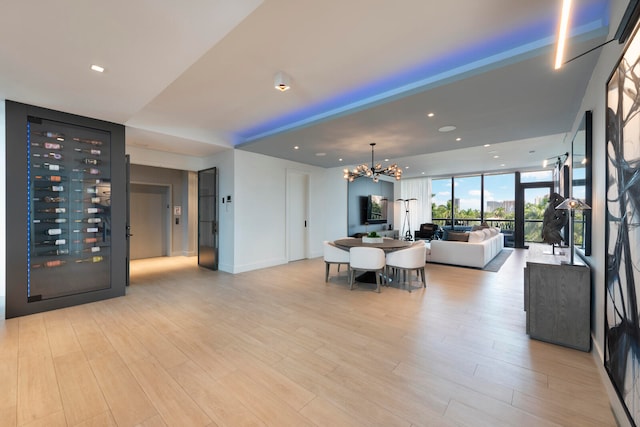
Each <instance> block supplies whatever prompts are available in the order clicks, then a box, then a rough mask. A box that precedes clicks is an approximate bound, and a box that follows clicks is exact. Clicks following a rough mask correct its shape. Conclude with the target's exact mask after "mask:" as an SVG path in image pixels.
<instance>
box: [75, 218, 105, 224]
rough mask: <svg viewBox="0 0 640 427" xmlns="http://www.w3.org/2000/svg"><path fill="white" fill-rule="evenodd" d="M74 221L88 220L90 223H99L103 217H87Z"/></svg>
mask: <svg viewBox="0 0 640 427" xmlns="http://www.w3.org/2000/svg"><path fill="white" fill-rule="evenodd" d="M74 222H86V223H89V224H99V223H100V222H102V219H101V218H85V219H76V220H75V221H74Z"/></svg>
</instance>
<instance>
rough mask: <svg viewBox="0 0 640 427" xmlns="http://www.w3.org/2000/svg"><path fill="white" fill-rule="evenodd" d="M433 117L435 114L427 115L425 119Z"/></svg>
mask: <svg viewBox="0 0 640 427" xmlns="http://www.w3.org/2000/svg"><path fill="white" fill-rule="evenodd" d="M433 116H435V114H433V113H429V114H427V117H433Z"/></svg>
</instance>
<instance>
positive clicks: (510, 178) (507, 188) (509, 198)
mask: <svg viewBox="0 0 640 427" xmlns="http://www.w3.org/2000/svg"><path fill="white" fill-rule="evenodd" d="M515 191H516V181H515V174H513V173H507V174H499V175H485V177H484V218H483V219H484V221H485V222H487V223H488V224H489V225H490V226H494V227H500V229H502V230H513V229H514V225H515V224H514V220H515V216H516V211H515Z"/></svg>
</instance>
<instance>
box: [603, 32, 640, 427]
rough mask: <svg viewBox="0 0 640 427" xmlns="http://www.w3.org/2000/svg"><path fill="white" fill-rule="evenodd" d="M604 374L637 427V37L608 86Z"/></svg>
mask: <svg viewBox="0 0 640 427" xmlns="http://www.w3.org/2000/svg"><path fill="white" fill-rule="evenodd" d="M606 144H607V145H606V166H607V169H606V176H607V178H606V186H607V187H606V218H605V250H606V279H605V280H606V287H605V291H606V294H605V343H604V348H605V358H604V363H605V368H606V370H607V372H608V374H609V377H610V379H611V381H612V383H613V385H614V387H615V389H616V391H617V393H618V396H619V397H620V399H621V401H622V403H623V404H624V407H625V409H626V411H627V415H628V416H629V419H630V421H631V422H632V424H633V425H634V426H635V425H637V423H638V420H640V320H639V317H640V312H639V311H638V310H639V308H638V292H639V290H640V289H639V285H640V271H639V269H640V247H639V242H640V240H639V239H638V238H639V237H640V235H639V234H640V227H639V225H640V212H639V208H640V37H636V36H635V35H634V37H633V38H632V40H631V41H630V42H629V44H628V46H627V47H626V48H625V51H624V54H623V56H622V58H621V59H620V61H619V63H618V64H617V66H616V68H615V69H614V70H613V73H612V75H611V77H610V79H609V81H608V83H607V113H606Z"/></svg>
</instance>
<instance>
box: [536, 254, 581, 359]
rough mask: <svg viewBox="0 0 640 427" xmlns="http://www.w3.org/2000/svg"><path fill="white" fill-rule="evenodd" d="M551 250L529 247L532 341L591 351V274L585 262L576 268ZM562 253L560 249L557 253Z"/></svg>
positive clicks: (577, 263) (578, 263) (575, 265)
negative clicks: (533, 339)
mask: <svg viewBox="0 0 640 427" xmlns="http://www.w3.org/2000/svg"><path fill="white" fill-rule="evenodd" d="M569 250H570V249H568V248H562V251H563V252H565V254H564V255H558V254H556V255H552V254H550V253H549V252H551V246H549V245H542V244H533V245H531V246H530V247H529V253H528V255H527V265H526V267H525V269H524V309H525V311H526V312H527V334H529V336H530V337H531V338H535V339H538V340H541V341H547V342H550V343H553V344H559V345H563V346H566V347H571V348H575V349H578V350H582V351H590V349H591V272H590V269H589V267H588V266H587V265H585V264H584V263H582V261H581V260H578V258H577V257H576V260H575V261H574V265H570V264H565V262H567V261H568V260H569V255H568V251H569ZM557 252H558V249H556V253H557Z"/></svg>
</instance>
